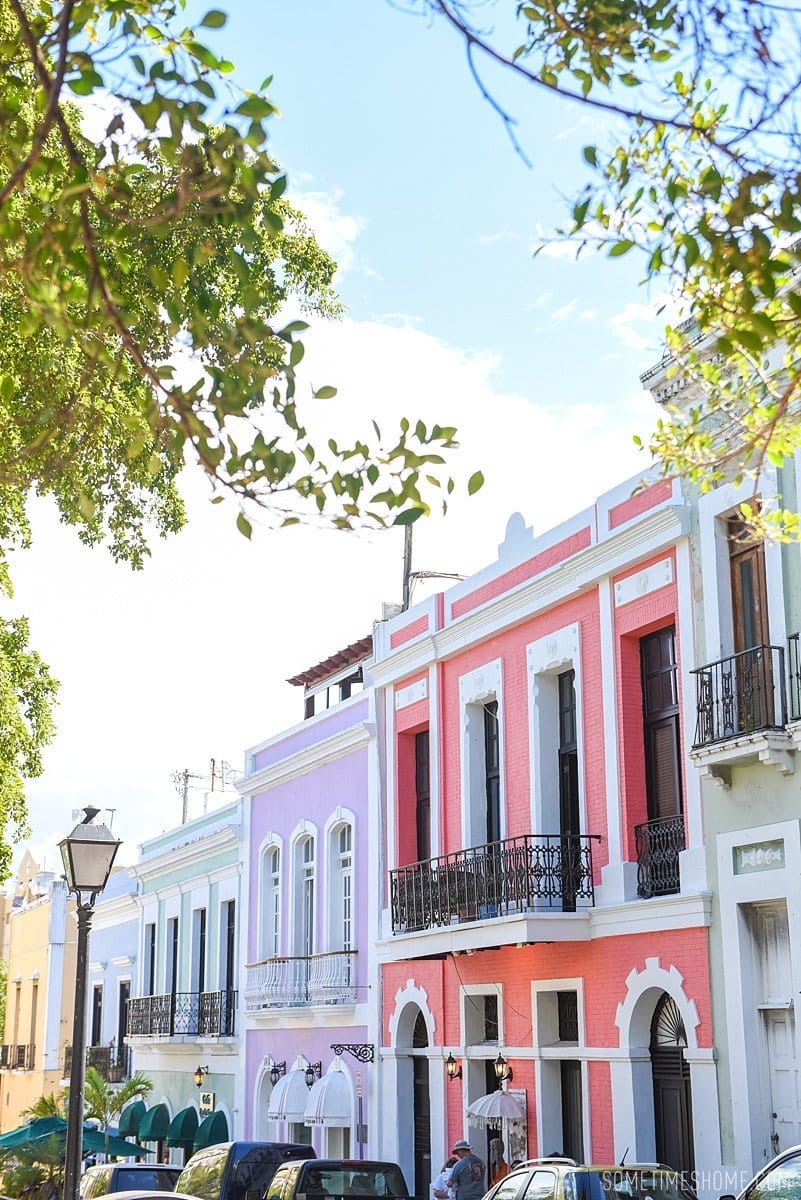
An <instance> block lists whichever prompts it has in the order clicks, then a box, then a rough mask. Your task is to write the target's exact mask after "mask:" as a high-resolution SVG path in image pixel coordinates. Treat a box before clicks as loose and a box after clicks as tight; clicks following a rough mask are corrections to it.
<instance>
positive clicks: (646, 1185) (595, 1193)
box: [484, 1158, 801, 1200]
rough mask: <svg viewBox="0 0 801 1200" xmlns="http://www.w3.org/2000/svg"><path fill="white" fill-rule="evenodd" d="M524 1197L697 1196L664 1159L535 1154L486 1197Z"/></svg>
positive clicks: (663, 1199)
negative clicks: (585, 1159) (601, 1162)
mask: <svg viewBox="0 0 801 1200" xmlns="http://www.w3.org/2000/svg"><path fill="white" fill-rule="evenodd" d="M523 1197H525V1200H695V1194H694V1192H693V1191H692V1189H691V1188H690V1187H688V1186H687V1185H686V1184H685V1182H684V1179H683V1176H682V1174H681V1172H680V1171H674V1170H673V1169H672V1168H671V1167H666V1166H664V1165H663V1164H661V1163H631V1164H630V1165H627V1166H614V1165H612V1166H595V1165H591V1166H580V1165H579V1164H578V1163H576V1162H574V1160H573V1159H571V1158H535V1159H530V1160H528V1161H527V1162H524V1163H520V1164H519V1165H518V1166H516V1167H515V1168H514V1170H511V1171H510V1172H509V1174H508V1175H506V1176H505V1177H504V1178H503V1179H501V1180H500V1182H498V1183H496V1184H495V1186H494V1187H492V1188H490V1190H489V1191H488V1192H487V1194H486V1196H485V1198H484V1200H523ZM749 1200H750V1198H749ZM799 1200H801V1197H799Z"/></svg>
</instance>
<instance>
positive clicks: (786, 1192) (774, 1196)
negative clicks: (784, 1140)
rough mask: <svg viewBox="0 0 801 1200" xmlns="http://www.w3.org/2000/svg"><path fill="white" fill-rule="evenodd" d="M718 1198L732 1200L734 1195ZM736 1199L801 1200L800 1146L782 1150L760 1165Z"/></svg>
mask: <svg viewBox="0 0 801 1200" xmlns="http://www.w3.org/2000/svg"><path fill="white" fill-rule="evenodd" d="M720 1200H734V1196H721V1198H720ZM737 1200H801V1146H791V1147H790V1148H789V1149H788V1150H782V1152H781V1154H777V1155H776V1157H775V1158H772V1159H771V1160H770V1162H769V1163H766V1164H765V1166H764V1167H760V1169H759V1170H758V1171H757V1173H756V1175H755V1176H754V1178H753V1179H752V1180H751V1181H750V1182H749V1183H747V1184H746V1185H745V1187H744V1188H743V1190H742V1191H741V1192H740V1194H739V1196H738V1197H737Z"/></svg>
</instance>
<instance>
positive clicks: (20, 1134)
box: [0, 1117, 67, 1150]
mask: <svg viewBox="0 0 801 1200" xmlns="http://www.w3.org/2000/svg"><path fill="white" fill-rule="evenodd" d="M66 1128H67V1122H66V1121H65V1120H63V1119H62V1118H61V1117H37V1118H36V1119H35V1120H34V1121H30V1122H29V1123H28V1124H27V1125H20V1126H18V1128H17V1129H11V1130H9V1132H8V1133H4V1134H3V1135H2V1136H0V1150H6V1149H11V1148H12V1147H14V1146H20V1145H26V1144H27V1143H28V1142H32V1141H36V1139H37V1138H43V1137H48V1136H49V1135H50V1134H51V1133H57V1132H59V1131H60V1130H62V1129H66Z"/></svg>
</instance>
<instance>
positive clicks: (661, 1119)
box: [650, 993, 695, 1176]
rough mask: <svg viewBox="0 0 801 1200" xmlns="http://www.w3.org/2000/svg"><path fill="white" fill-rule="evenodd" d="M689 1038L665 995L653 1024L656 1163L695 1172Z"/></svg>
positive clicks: (674, 1005) (674, 1004) (677, 1169)
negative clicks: (685, 1053) (688, 1056)
mask: <svg viewBox="0 0 801 1200" xmlns="http://www.w3.org/2000/svg"><path fill="white" fill-rule="evenodd" d="M686 1045H687V1036H686V1033H685V1029H684V1023H683V1021H682V1019H681V1016H680V1014H679V1010H678V1007H677V1005H676V1002H675V1000H674V999H673V998H672V997H671V996H668V995H667V993H663V995H662V999H661V1000H660V1001H659V1003H658V1004H657V1006H656V1009H655V1010H654V1016H653V1020H652V1022H651V1047H650V1049H651V1072H652V1075H653V1082H654V1134H655V1138H656V1158H657V1162H660V1163H664V1164H665V1165H666V1166H668V1167H672V1168H673V1169H674V1170H675V1171H685V1172H687V1174H688V1176H689V1175H690V1173H691V1172H693V1171H694V1170H695V1149H694V1146H693V1106H692V1090H691V1085H690V1068H689V1065H688V1063H687V1061H686V1059H685V1057H684V1047H685V1046H686Z"/></svg>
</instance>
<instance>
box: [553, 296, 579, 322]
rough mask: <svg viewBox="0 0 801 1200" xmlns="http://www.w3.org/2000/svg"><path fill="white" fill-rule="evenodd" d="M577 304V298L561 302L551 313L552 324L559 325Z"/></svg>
mask: <svg viewBox="0 0 801 1200" xmlns="http://www.w3.org/2000/svg"><path fill="white" fill-rule="evenodd" d="M577 304H578V300H568V302H567V304H563V305H562V306H561V308H557V309H555V310H554V311H553V312H552V313H551V320H552V321H553V323H554V325H560V324H561V323H562V321H566V320H567V318H568V317H569V316H570V314H571V313H572V312H573V310H574V308H575V307H576V305H577Z"/></svg>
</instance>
